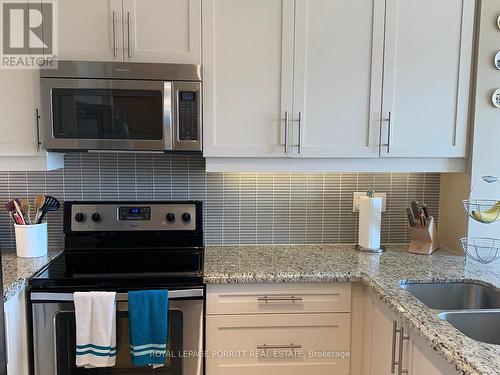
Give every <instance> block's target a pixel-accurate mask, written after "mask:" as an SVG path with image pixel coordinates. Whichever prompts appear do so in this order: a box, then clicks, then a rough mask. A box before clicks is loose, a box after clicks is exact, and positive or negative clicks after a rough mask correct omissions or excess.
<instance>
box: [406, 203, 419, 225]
mask: <svg viewBox="0 0 500 375" xmlns="http://www.w3.org/2000/svg"><path fill="white" fill-rule="evenodd" d="M406 215H408V221H409V222H410V226H411V227H414V226H416V225H417V223H416V221H415V216H413V212H412V211H411V209H409V208H407V209H406Z"/></svg>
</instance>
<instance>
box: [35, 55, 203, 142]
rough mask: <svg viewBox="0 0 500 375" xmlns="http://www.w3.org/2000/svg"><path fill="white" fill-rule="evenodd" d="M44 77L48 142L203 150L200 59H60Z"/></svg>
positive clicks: (43, 116) (44, 132) (43, 106)
mask: <svg viewBox="0 0 500 375" xmlns="http://www.w3.org/2000/svg"><path fill="white" fill-rule="evenodd" d="M40 80H41V84H40V87H41V140H40V141H41V143H42V146H43V147H44V148H45V149H47V150H51V151H62V152H65V151H77V150H80V151H117V152H119V151H129V152H137V151H149V152H165V151H174V150H182V151H201V150H202V120H201V109H202V83H201V67H200V65H188V64H150V63H115V62H83V61H59V63H58V69H47V70H42V71H41V74H40Z"/></svg>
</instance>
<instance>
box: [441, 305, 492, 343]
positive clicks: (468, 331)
mask: <svg viewBox="0 0 500 375" xmlns="http://www.w3.org/2000/svg"><path fill="white" fill-rule="evenodd" d="M438 315H439V317H440V318H441V319H443V320H446V321H447V322H448V323H450V324H451V325H452V326H454V327H455V328H456V329H458V330H459V331H460V332H462V333H463V334H464V335H466V336H469V337H470V338H472V339H474V340H478V341H482V342H486V343H489V344H497V345H500V330H499V329H498V327H499V326H500V311H485V310H482V311H446V312H442V313H439V314H438Z"/></svg>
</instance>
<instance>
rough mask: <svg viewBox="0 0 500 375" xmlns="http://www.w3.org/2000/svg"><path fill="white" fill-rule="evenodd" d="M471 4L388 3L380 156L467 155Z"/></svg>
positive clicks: (453, 0) (445, 0) (464, 0)
mask: <svg viewBox="0 0 500 375" xmlns="http://www.w3.org/2000/svg"><path fill="white" fill-rule="evenodd" d="M474 3H475V2H474V1H471V0H439V1H435V0H387V19H386V22H387V26H386V42H385V43H386V45H385V51H386V54H385V64H384V92H383V109H382V113H383V118H382V132H381V134H382V143H383V144H389V145H388V146H383V147H381V156H383V157H384V156H387V157H420V158H422V157H465V156H466V152H467V150H466V144H467V135H468V134H467V133H468V132H467V129H468V105H469V82H470V74H471V73H470V72H471V54H472V38H473V29H474V25H473V23H474ZM389 119H390V120H389Z"/></svg>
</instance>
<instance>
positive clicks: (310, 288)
mask: <svg viewBox="0 0 500 375" xmlns="http://www.w3.org/2000/svg"><path fill="white" fill-rule="evenodd" d="M350 311H351V284H350V283H332V284H307V283H305V284H304V283H300V284H295V283H294V284H215V285H208V286H207V314H218V315H221V314H261V313H264V314H265V313H271V314H279V313H320V312H326V313H327V312H331V313H334V312H350Z"/></svg>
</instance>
